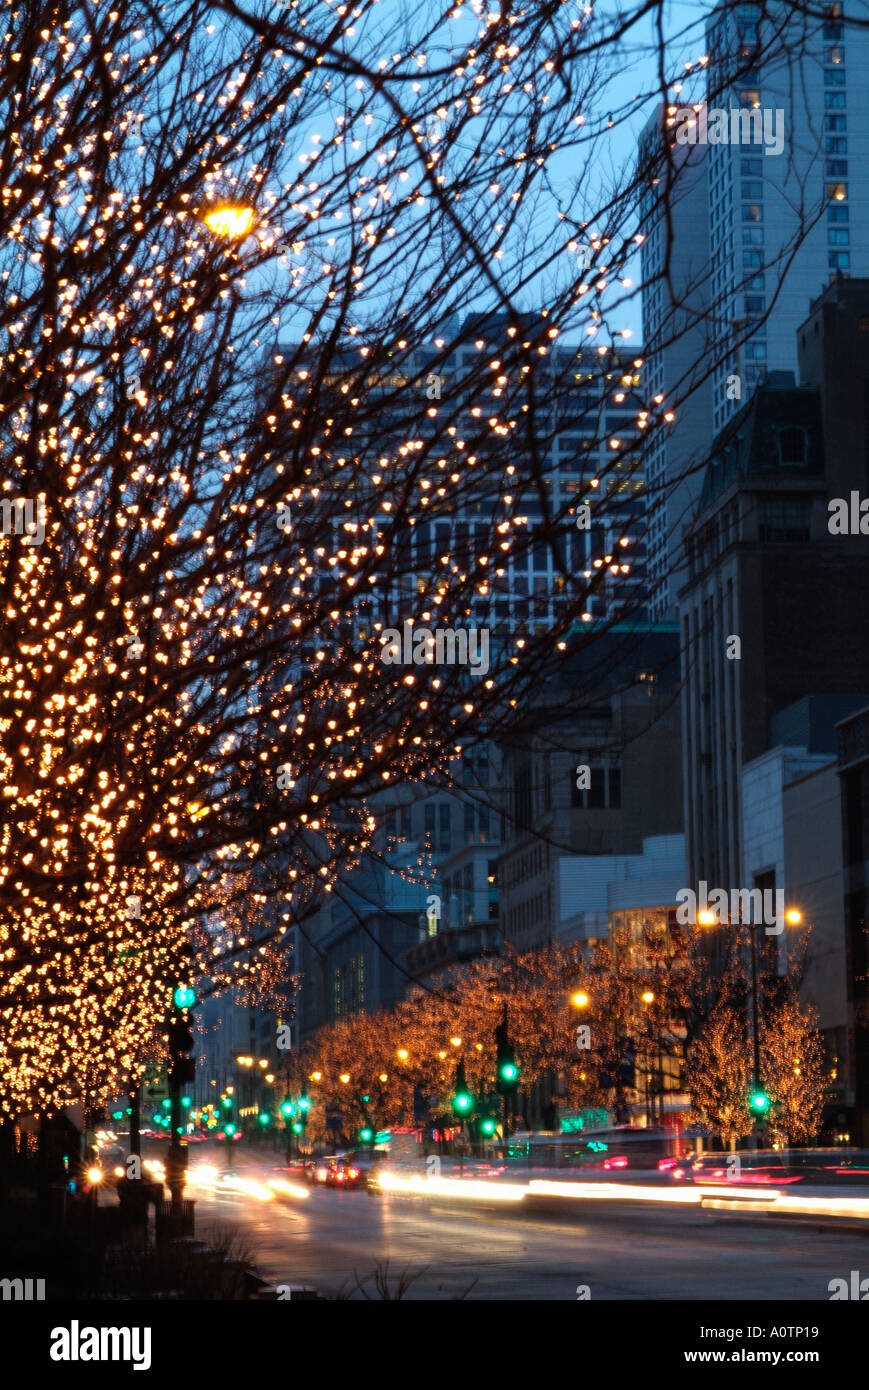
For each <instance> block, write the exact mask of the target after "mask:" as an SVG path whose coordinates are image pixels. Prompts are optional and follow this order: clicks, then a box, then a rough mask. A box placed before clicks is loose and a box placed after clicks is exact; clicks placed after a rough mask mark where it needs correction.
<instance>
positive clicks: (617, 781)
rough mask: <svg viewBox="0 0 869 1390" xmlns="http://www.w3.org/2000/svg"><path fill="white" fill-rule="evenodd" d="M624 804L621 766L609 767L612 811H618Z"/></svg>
mask: <svg viewBox="0 0 869 1390" xmlns="http://www.w3.org/2000/svg"><path fill="white" fill-rule="evenodd" d="M621 804H622V770H621V768H620V767H611V768H610V769H609V806H610V810H611V811H618V810H620V809H621Z"/></svg>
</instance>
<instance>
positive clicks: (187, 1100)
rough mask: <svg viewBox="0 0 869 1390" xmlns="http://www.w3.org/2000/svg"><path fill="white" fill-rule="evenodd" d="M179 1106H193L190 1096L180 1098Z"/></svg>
mask: <svg viewBox="0 0 869 1390" xmlns="http://www.w3.org/2000/svg"><path fill="white" fill-rule="evenodd" d="M181 1104H182V1105H185V1106H190V1105H192V1104H193V1101H192V1100H191V1098H190V1096H182V1097H181Z"/></svg>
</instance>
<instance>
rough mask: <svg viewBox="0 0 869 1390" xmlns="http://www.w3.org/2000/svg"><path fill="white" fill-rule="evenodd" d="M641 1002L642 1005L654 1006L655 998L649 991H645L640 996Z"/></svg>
mask: <svg viewBox="0 0 869 1390" xmlns="http://www.w3.org/2000/svg"><path fill="white" fill-rule="evenodd" d="M642 1000H643V1003H644V1004H654V1002H655V996H654V994H653V993H652V991H651V990H650V989H647V990H645V991H644V993H643V995H642Z"/></svg>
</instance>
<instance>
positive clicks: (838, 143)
mask: <svg viewBox="0 0 869 1390" xmlns="http://www.w3.org/2000/svg"><path fill="white" fill-rule="evenodd" d="M824 150H825V151H826V153H827V154H847V153H848V137H847V135H828V136H827V137H826V139H825V141H824Z"/></svg>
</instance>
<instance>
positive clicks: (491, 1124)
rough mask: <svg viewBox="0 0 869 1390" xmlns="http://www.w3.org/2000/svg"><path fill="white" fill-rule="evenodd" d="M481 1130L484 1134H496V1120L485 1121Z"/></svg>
mask: <svg viewBox="0 0 869 1390" xmlns="http://www.w3.org/2000/svg"><path fill="white" fill-rule="evenodd" d="M481 1129H482V1131H483V1133H484V1134H494V1133H495V1121H494V1120H484V1121H483V1123H482V1125H481Z"/></svg>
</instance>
